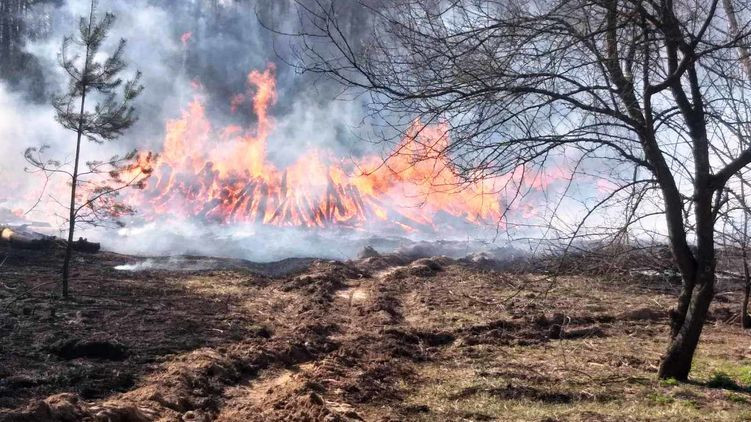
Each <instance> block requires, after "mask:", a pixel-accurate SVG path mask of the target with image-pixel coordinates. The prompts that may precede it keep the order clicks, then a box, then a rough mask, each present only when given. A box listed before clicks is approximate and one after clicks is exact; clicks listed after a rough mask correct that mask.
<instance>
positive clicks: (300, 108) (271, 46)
mask: <svg viewBox="0 0 751 422" xmlns="http://www.w3.org/2000/svg"><path fill="white" fill-rule="evenodd" d="M352 3H353V4H355V2H352ZM292 4H293V2H290V1H263V2H258V4H255V5H251V4H248V2H242V1H231V0H224V1H216V0H214V1H211V0H193V1H169V0H163V1H157V0H133V1H128V2H122V1H117V0H102V1H100V2H99V8H98V10H99V13H100V14H101V13H103V12H105V11H110V12H113V13H114V14H115V15H116V17H117V20H116V22H115V24H114V26H113V28H112V30H111V33H110V37H109V39H108V40H107V43H105V45H104V46H103V49H102V50H103V51H104V52H109V51H112V48H113V46H114V45H116V43H117V41H118V40H119V39H120V38H124V39H126V40H127V41H128V45H127V47H126V51H125V58H126V59H127V61H128V62H129V63H130V66H129V68H128V73H129V74H131V75H132V74H133V73H134V72H135V70H136V69H138V70H140V71H141V72H142V73H143V80H142V81H143V84H144V86H145V90H144V92H143V94H142V95H141V96H140V97H139V98H138V100H137V103H136V108H137V112H138V114H139V116H140V118H139V121H138V122H137V123H136V125H135V126H134V127H133V128H131V129H130V130H129V131H128V132H126V134H125V135H124V136H123V137H122V138H120V139H118V140H117V141H115V142H111V143H107V144H104V145H96V144H91V143H86V144H85V145H84V149H83V158H84V160H94V159H103V158H107V157H110V156H112V155H115V154H123V153H124V152H127V151H130V150H132V149H138V150H143V151H156V152H158V151H160V150H161V149H162V147H163V143H164V134H165V123H166V122H167V121H170V120H173V119H177V118H179V117H180V116H181V115H182V111H183V110H184V109H185V108H186V107H187V105H188V104H189V102H190V101H191V100H193V98H194V97H196V96H199V97H200V98H201V99H202V101H203V102H204V103H205V105H206V112H207V114H208V116H207V118H208V120H209V121H210V122H211V123H212V125H214V126H215V128H220V127H224V126H226V125H238V126H241V127H245V128H247V127H253V125H255V124H256V123H258V122H257V116H256V115H255V114H254V113H253V112H252V106H251V104H250V102H249V101H247V102H245V103H244V104H242V105H241V106H240V107H239V108H238V109H237V110H236V111H235V110H233V105H232V101H231V99H232V98H233V97H234V96H235V95H236V94H241V93H245V92H246V89H247V85H246V84H247V82H246V78H247V74H248V72H250V71H252V70H260V71H262V70H263V69H265V68H267V67H268V66H269V65H273V67H274V68H275V69H276V70H275V77H276V88H277V97H278V101H277V102H276V104H275V105H274V106H273V107H272V109H271V110H270V113H271V114H272V117H273V121H274V129H273V131H272V132H271V133H270V136H269V139H268V151H266V157H267V158H268V159H269V161H271V162H272V163H273V164H274V165H275V166H277V167H278V168H285V167H286V166H287V165H289V164H291V163H294V162H295V161H298V160H299V159H300V158H301V154H304V153H307V152H309V151H311V150H324V151H328V152H330V153H331V154H332V155H333V156H337V157H341V158H343V159H347V158H348V157H357V156H361V155H364V154H371V153H381V152H382V151H381V150H380V147H379V146H377V145H372V144H369V143H367V142H360V141H359V139H358V138H360V137H367V136H368V131H369V130H371V129H370V127H369V126H367V125H363V124H362V122H363V121H364V119H365V113H366V111H365V109H364V106H363V103H361V102H360V100H358V99H355V101H352V99H351V98H350V99H349V100H348V101H342V100H340V99H339V93H340V87H338V86H336V85H335V84H334V83H333V82H332V81H329V80H326V79H321V78H319V77H317V76H316V75H311V74H302V75H300V74H297V73H296V72H295V70H294V69H292V68H290V67H289V66H287V65H286V64H285V63H284V62H283V60H281V59H280V58H279V56H280V55H281V56H284V55H285V54H286V50H285V49H286V48H287V47H286V46H285V45H283V44H280V43H279V42H278V41H277V40H275V39H274V37H273V35H272V34H271V33H270V32H269V31H268V30H267V29H265V28H263V27H262V25H261V24H260V23H259V20H258V16H261V17H262V18H263V19H264V21H265V22H271V23H273V24H274V25H275V26H276V27H278V28H288V27H294V25H296V15H295V11H294V8H293V7H292V6H291V5H292ZM341 4H342V5H345V6H346V4H347V3H344V2H342V3H341ZM89 6H90V1H89V0H67V1H62V2H59V4H57V5H56V6H54V7H52V8H50V6H49V5H48V6H45V8H41V7H40V11H39V12H40V14H43V16H42V18H44V19H47V20H48V21H49V28H50V30H49V32H48V34H47V36H46V37H42V38H36V39H34V40H28V41H27V43H26V47H25V48H26V52H27V53H29V54H31V55H32V56H33V57H34V58H35V59H36V61H37V62H38V63H39V64H40V66H42V67H43V74H44V75H45V78H44V82H43V84H44V91H45V92H46V93H47V94H48V95H49V94H51V93H53V92H59V91H61V90H63V89H64V87H65V84H66V75H65V73H64V71H63V70H62V69H61V68H60V66H59V65H58V58H57V55H58V52H59V49H60V46H61V43H62V39H63V37H64V36H67V35H71V34H73V33H74V32H75V31H76V29H77V26H78V19H79V17H81V16H85V15H87V14H88V10H89ZM341 16H342V17H343V18H344V19H349V20H350V25H348V26H347V28H348V30H349V31H351V32H352V33H351V34H350V35H354V36H355V37H357V35H358V34H357V32H358V31H360V30H361V28H363V27H365V26H364V25H360V24H359V23H361V22H362V20H363V19H365V17H364V12H363V11H358V9H357V8H355V7H352V8H348V9H347V10H343V11H342V14H341ZM74 140H75V138H74V135H73V134H72V133H71V132H68V131H65V130H63V129H61V128H60V127H59V125H58V124H57V123H56V122H55V121H54V113H53V110H52V108H51V106H50V105H49V104H47V103H41V104H40V103H34V102H30V101H28V100H27V99H26V98H25V97H24V95H23V93H20V92H9V91H8V89H7V87H5V86H4V85H3V83H2V82H1V81H0V153H1V154H2V156H3V157H8V159H5V160H2V161H1V162H0V178H1V179H2V180H4V181H7V182H6V185H5V186H6V187H7V189H5V190H4V191H2V192H0V208H8V209H11V210H14V212H15V213H16V214H18V212H17V210H20V211H23V212H25V211H26V210H28V209H29V208H31V207H32V206H33V205H34V204H35V203H36V201H37V199H38V198H40V193H41V192H42V189H43V187H45V183H46V180H45V179H44V178H43V177H41V176H40V175H38V174H36V175H35V174H28V173H26V172H25V171H24V167H25V165H24V160H23V159H22V155H23V151H24V150H25V149H26V148H28V147H37V146H40V145H43V144H44V145H49V147H50V148H49V152H50V153H51V155H53V156H54V157H55V158H58V159H60V160H62V161H64V162H69V161H70V159H71V156H72V154H73V148H74V142H73V141H74ZM559 182H560V181H559ZM563 182H565V180H563ZM560 184H561V185H565V183H560ZM66 188H67V186H66V184H65V180H64V179H59V178H58V179H55V180H53V181H50V182H48V184H47V185H46V193H47V194H46V195H42V196H41V198H42V201H41V202H40V203H39V204H38V205H37V206H36V207H35V208H34V210H33V211H32V212H30V213H29V214H28V215H26V218H27V219H29V220H43V221H47V222H50V224H52V225H53V227H60V226H61V223H62V222H63V219H62V218H61V217H59V216H58V215H59V214H62V211H63V207H62V206H61V205H60V204H59V202H58V201H61V202H64V201H62V197H63V196H64V195H60V193H61V192H65V190H66ZM546 200H547V198H546V197H545V196H544V195H543V194H541V193H537V194H532V195H529V199H528V202H527V205H526V207H527V209H526V211H525V210H521V212H522V213H523V214H524V213H525V212H526V214H525V215H523V216H524V217H526V218H531V217H534V216H539V210H538V206H539V204H541V203H543V202H545V201H546ZM533 204H534V205H533ZM176 205H177V204H176ZM566 209H571V207H568V208H566ZM134 222H135V224H132V225H129V226H127V227H126V228H124V229H121V230H119V231H117V232H113V231H112V230H110V229H105V230H91V229H84V230H83V231H81V234H82V235H86V236H90V237H91V238H92V239H93V240H98V241H102V242H103V243H104V247H105V248H108V249H112V250H116V251H119V252H124V253H135V254H148V255H163V254H200V255H222V256H230V257H237V258H250V259H255V260H273V259H279V258H283V257H289V256H321V257H328V258H350V257H352V256H354V255H355V254H356V252H357V251H358V250H359V249H360V248H361V247H363V246H365V245H367V244H376V245H380V246H381V249H382V250H393V249H397V248H399V247H405V246H407V245H409V244H411V243H412V242H414V241H419V240H424V239H427V238H436V237H442V238H448V237H451V236H456V233H448V232H446V231H444V230H442V229H441V227H438V228H437V230H436V231H435V232H433V233H426V234H424V235H423V234H420V233H417V234H413V235H411V236H410V239H407V238H406V237H404V233H401V235H399V236H396V233H389V232H385V231H384V229H383V228H382V227H379V226H378V224H377V223H376V224H374V225H372V226H366V227H363V231H361V232H359V233H355V234H353V233H352V232H349V231H342V230H330V231H325V232H322V231H310V230H304V229H295V228H284V229H280V228H275V227H271V228H270V227H262V226H260V227H259V226H254V225H233V226H221V227H217V226H206V225H203V224H199V223H195V222H185V221H176V220H171V219H169V218H166V219H164V220H162V221H160V222H159V223H148V222H143V221H142V220H138V219H136V220H134ZM497 229H498V227H497V226H495V225H492V224H491V225H490V226H488V227H480V226H473V225H467V226H466V227H465V228H464V229H463V230H461V231H459V237H462V236H463V237H465V238H483V237H484V238H490V239H493V238H495V236H496V235H497ZM367 233H379V234H380V235H381V236H380V237H379V238H371V237H369V235H368V234H367ZM502 241H504V242H505V241H506V239H502ZM473 250H478V249H473Z"/></svg>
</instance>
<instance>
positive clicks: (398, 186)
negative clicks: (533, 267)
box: [135, 66, 502, 231]
mask: <svg viewBox="0 0 751 422" xmlns="http://www.w3.org/2000/svg"><path fill="white" fill-rule="evenodd" d="M247 83H248V91H247V92H245V93H243V94H238V95H235V96H234V97H232V98H231V100H230V105H231V108H232V110H237V109H238V107H240V106H241V105H243V104H249V105H250V106H252V110H253V113H254V115H255V117H256V119H257V121H256V124H255V125H254V127H253V128H251V129H246V128H242V127H239V126H227V127H222V128H216V127H214V126H213V125H212V123H211V122H210V121H209V119H208V117H207V114H206V110H205V107H204V103H203V102H202V100H201V98H200V96H197V97H196V98H194V99H193V100H192V101H191V102H190V104H188V106H187V107H186V108H185V109H184V110H183V112H182V116H181V117H180V118H177V119H175V120H171V121H169V122H167V124H166V135H165V138H164V146H163V151H161V152H160V153H159V154H158V157H159V158H158V162H157V163H156V164H155V165H154V171H153V174H152V176H151V179H150V180H149V181H148V183H147V186H146V188H145V189H144V190H143V191H142V192H141V193H140V195H139V196H138V197H137V198H136V200H135V202H136V204H135V206H136V207H137V208H138V209H139V210H141V211H142V212H145V214H146V215H151V216H156V215H159V214H167V215H173V216H179V217H180V218H190V219H202V220H206V221H211V222H217V223H239V222H254V223H260V224H268V225H278V226H301V227H330V226H346V227H355V228H357V227H364V226H366V225H368V224H371V223H377V224H379V225H383V224H390V225H391V226H392V227H399V228H402V229H405V230H407V231H412V230H430V231H435V230H437V229H438V227H437V224H438V223H437V222H436V220H437V217H438V216H439V215H440V216H443V217H446V216H451V217H452V218H454V219H458V220H459V221H464V222H469V223H474V224H480V223H491V224H495V223H498V222H499V221H500V218H501V216H502V207H501V204H500V201H499V195H498V184H499V183H500V182H501V181H502V180H501V179H502V178H496V179H491V180H484V181H480V182H476V183H471V184H468V185H467V184H463V183H462V181H461V179H460V178H459V177H458V176H457V175H456V174H455V173H454V169H453V167H452V166H451V165H450V164H449V163H448V162H447V160H446V159H445V158H444V156H443V153H442V151H443V149H444V148H445V147H447V146H448V145H449V141H450V140H449V138H448V134H447V127H446V125H444V124H431V125H425V124H422V123H421V122H419V121H415V122H413V124H412V126H411V127H410V128H409V130H408V131H407V133H406V136H405V138H404V139H403V141H402V142H401V144H400V145H398V146H397V150H396V152H395V154H393V156H392V157H391V158H390V159H388V160H387V161H386V162H385V165H384V162H383V161H382V159H381V158H380V157H377V156H367V157H363V158H361V159H359V160H357V161H354V162H353V161H349V162H346V161H343V160H340V159H337V158H336V157H333V156H332V155H331V154H330V153H328V152H327V151H322V150H311V151H307V152H306V153H304V154H301V156H300V158H299V159H298V160H297V161H296V162H294V163H292V164H291V165H289V166H287V167H286V168H278V167H277V166H275V165H274V164H273V163H271V162H269V161H268V159H267V149H268V141H267V139H268V137H269V135H270V134H271V133H272V131H273V129H274V120H273V118H272V117H271V115H270V114H269V110H270V108H271V107H272V106H273V105H274V103H275V102H276V99H277V96H276V79H275V76H274V67H273V66H268V67H267V68H266V69H265V70H263V71H257V70H254V71H252V72H250V73H249V74H248V77H247ZM459 186H461V189H459V188H458V187H459Z"/></svg>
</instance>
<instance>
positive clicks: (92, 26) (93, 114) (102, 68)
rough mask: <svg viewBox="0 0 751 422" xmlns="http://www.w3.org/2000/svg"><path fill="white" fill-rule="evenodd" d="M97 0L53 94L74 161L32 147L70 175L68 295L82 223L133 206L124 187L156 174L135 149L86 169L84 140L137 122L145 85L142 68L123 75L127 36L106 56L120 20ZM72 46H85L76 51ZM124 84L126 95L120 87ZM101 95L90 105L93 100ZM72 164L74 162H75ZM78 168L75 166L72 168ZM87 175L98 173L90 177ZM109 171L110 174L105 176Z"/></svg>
mask: <svg viewBox="0 0 751 422" xmlns="http://www.w3.org/2000/svg"><path fill="white" fill-rule="evenodd" d="M96 8H97V2H96V0H92V2H91V8H90V13H89V16H88V17H82V18H81V19H80V23H79V33H78V36H77V37H73V36H70V37H66V38H65V39H64V40H63V46H62V49H61V52H60V56H59V58H60V65H61V66H62V68H63V69H64V70H65V72H66V74H67V75H68V77H69V82H68V90H67V92H66V93H64V94H62V95H58V96H56V97H54V98H53V102H52V105H53V106H54V108H55V110H56V112H57V115H56V118H57V121H58V122H59V123H60V124H61V125H62V126H63V127H64V128H66V129H68V130H71V131H73V132H74V133H75V134H76V144H75V145H76V147H75V155H74V158H73V162H72V163H64V162H60V161H57V160H52V159H46V158H45V157H44V153H45V152H46V150H47V147H42V148H38V149H37V148H29V149H27V150H26V153H25V157H26V160H27V161H28V162H29V163H30V164H31V165H32V166H33V168H34V169H36V170H37V171H41V172H44V173H45V174H46V175H50V174H63V175H66V176H67V177H69V178H70V187H71V189H70V202H69V205H68V206H67V224H68V242H67V246H66V249H65V259H64V262H63V268H62V295H63V297H65V298H67V297H68V279H69V275H70V263H71V257H72V253H73V236H74V232H75V229H76V224H77V223H90V224H97V223H98V222H101V221H103V219H105V218H108V217H112V216H115V217H117V216H120V215H123V214H126V213H129V212H131V211H132V210H131V209H130V208H129V207H128V206H127V205H125V204H123V203H120V202H118V201H117V194H118V192H119V191H121V190H122V189H125V188H127V187H131V186H135V187H140V186H142V184H143V181H144V180H145V178H146V177H148V175H149V174H150V165H149V163H150V162H151V158H152V157H151V156H139V155H137V154H136V152H131V153H129V154H127V155H125V156H123V157H120V156H115V157H111V158H109V159H107V160H103V161H89V162H87V163H86V165H87V167H88V170H86V171H81V169H80V166H79V164H80V159H81V141H82V139H83V138H86V139H88V140H89V141H92V142H94V143H102V142H105V141H112V140H115V139H117V138H118V137H119V136H121V135H122V134H123V132H124V131H125V130H126V129H128V128H129V127H131V126H132V125H133V123H134V122H135V121H136V116H135V110H134V108H133V106H132V102H133V100H134V99H135V98H136V96H138V94H139V93H140V92H141V90H142V89H143V87H142V86H140V85H139V78H140V73H137V74H136V77H135V78H134V79H133V80H131V81H127V82H123V80H122V79H120V78H119V74H120V73H121V72H122V71H123V70H124V69H125V68H126V63H125V62H124V61H123V59H122V54H123V51H124V48H125V40H122V39H121V40H120V42H119V44H118V45H117V47H116V48H115V50H114V52H113V53H112V54H111V55H110V56H108V57H104V56H103V54H102V53H101V52H100V48H101V47H102V43H103V42H104V40H105V39H106V37H107V34H108V32H109V30H110V28H111V27H112V24H113V23H114V20H115V16H114V15H112V14H111V13H106V14H104V16H103V17H102V18H101V19H97V17H96ZM71 46H75V47H78V48H80V49H81V50H82V55H81V54H80V53H74V54H71V51H70V50H71ZM118 88H122V93H121V95H120V96H118V95H117V93H116V90H117V89H118ZM92 97H93V98H94V99H95V100H98V102H97V104H96V105H95V106H94V107H93V108H92V107H88V108H87V100H90V99H91V98H92ZM69 164H70V165H69ZM69 167H72V169H69ZM87 176H96V177H92V178H90V179H88V178H87ZM102 176H104V177H102Z"/></svg>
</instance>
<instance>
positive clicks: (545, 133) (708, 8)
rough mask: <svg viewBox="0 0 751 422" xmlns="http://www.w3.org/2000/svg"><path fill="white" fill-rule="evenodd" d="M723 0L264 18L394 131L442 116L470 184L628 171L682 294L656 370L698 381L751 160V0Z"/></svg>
mask: <svg viewBox="0 0 751 422" xmlns="http://www.w3.org/2000/svg"><path fill="white" fill-rule="evenodd" d="M345 3H346V4H345ZM723 3H725V5H728V4H730V5H731V6H735V7H734V12H735V13H733V14H732V16H733V18H732V19H728V14H726V13H723V4H721V3H720V2H719V0H497V1H494V0H428V1H425V0H393V1H389V2H374V1H366V0H360V7H362V8H364V9H365V10H367V11H368V12H369V15H368V16H369V18H368V19H367V22H366V23H364V24H363V25H364V26H366V28H358V30H359V29H362V30H364V31H366V32H367V35H358V37H353V36H352V32H353V31H352V28H349V27H347V25H346V21H344V20H342V19H340V11H341V10H342V9H343V8H346V9H348V8H350V7H351V2H350V1H339V0H298V1H297V6H298V8H297V9H298V17H299V20H300V27H301V28H302V30H300V31H294V32H292V33H290V32H285V31H284V29H283V28H281V27H275V26H274V25H273V23H270V22H269V23H267V24H268V26H270V27H271V28H272V29H273V30H276V31H277V33H279V34H281V35H285V36H290V38H288V40H290V42H291V44H292V47H293V51H294V55H295V57H294V60H291V61H292V62H293V64H295V65H297V66H299V68H300V69H301V70H302V71H306V72H317V73H321V74H325V75H328V76H330V77H333V78H335V79H336V80H338V81H339V82H341V83H342V84H343V85H344V86H345V87H347V88H349V89H351V90H352V91H350V92H353V93H359V92H367V93H368V94H369V97H368V99H369V105H370V106H371V107H372V110H373V111H374V112H375V113H377V115H378V116H379V118H382V119H383V120H384V121H387V122H390V124H393V126H394V127H395V128H399V127H400V125H403V124H404V122H405V121H410V120H412V119H414V118H415V117H419V118H420V119H421V121H423V122H425V123H431V122H442V123H443V124H445V126H446V127H447V134H448V135H449V136H450V139H451V142H449V143H448V144H447V145H446V146H442V147H441V149H440V151H437V152H438V153H440V154H442V155H444V156H445V157H447V158H448V159H450V160H451V162H452V163H453V166H454V167H455V170H456V172H457V173H458V174H460V175H462V176H463V177H464V178H465V179H466V180H477V179H482V178H488V177H494V176H497V175H499V174H506V173H511V172H514V171H515V170H516V171H518V169H519V168H522V169H532V168H535V167H542V166H545V164H546V162H547V161H548V160H550V159H552V158H553V157H556V155H561V154H564V153H565V154H569V153H571V152H572V151H575V152H578V154H579V157H580V158H581V159H582V160H592V161H596V162H597V163H599V166H593V168H596V169H597V168H599V169H600V171H602V172H609V173H611V174H612V173H617V174H620V175H622V176H623V177H622V178H621V180H620V183H619V184H618V186H616V187H613V189H612V192H611V194H609V195H607V198H605V199H613V200H619V199H618V198H621V200H622V198H623V197H624V195H625V196H626V197H628V198H630V199H629V201H630V202H629V203H630V204H631V208H630V209H633V210H634V212H635V213H636V212H638V213H640V214H641V215H638V214H634V215H633V216H632V217H630V218H629V219H628V220H629V222H633V221H637V220H639V219H640V218H643V215H653V214H656V213H659V214H662V215H664V221H665V223H666V230H665V232H666V233H667V238H668V240H669V244H670V246H671V250H672V253H673V256H674V259H675V261H676V264H677V266H678V268H679V270H680V273H681V277H682V287H681V292H680V295H679V297H678V302H677V305H676V306H675V308H674V309H672V310H671V333H670V342H669V346H668V348H667V352H666V353H665V355H664V356H663V359H662V362H661V365H660V369H659V376H660V377H662V378H669V377H673V378H676V379H680V380H685V379H686V378H687V377H688V374H689V371H690V369H691V362H692V359H693V355H694V352H695V350H696V346H697V344H698V342H699V337H700V335H701V332H702V327H703V325H704V321H705V318H706V315H707V312H708V309H709V305H710V303H711V301H712V298H713V295H714V287H715V279H716V277H715V268H716V256H715V245H716V237H715V226H716V221H717V219H718V215H720V213H721V211H722V210H723V209H724V208H725V207H727V206H728V203H727V202H726V201H723V198H725V197H726V195H725V192H726V185H727V184H728V181H729V180H730V179H731V178H732V177H733V176H734V175H737V174H738V173H739V171H740V170H742V169H743V168H744V167H745V166H746V165H748V164H749V163H750V162H751V148H750V147H751V142H749V140H748V138H746V137H744V136H741V133H742V132H743V131H744V130H746V128H747V127H748V125H749V120H748V119H747V118H745V117H743V118H741V116H747V114H748V111H747V110H748V108H747V96H748V94H749V93H751V84H749V81H748V79H747V78H745V77H744V75H743V72H744V70H743V66H742V65H741V62H742V60H745V58H744V55H746V53H744V51H747V50H746V49H747V47H748V43H749V30H750V29H751V27H750V24H751V15H749V13H751V11H750V10H749V7H751V2H749V1H748V0H726V1H723ZM345 6H346V7H345ZM357 33H358V34H362V31H357ZM650 197H656V198H658V199H659V200H658V201H648V200H647V199H646V198H650ZM604 202H605V201H603V203H604ZM647 203H649V205H647ZM595 208H596V207H595ZM592 211H594V209H593V210H592Z"/></svg>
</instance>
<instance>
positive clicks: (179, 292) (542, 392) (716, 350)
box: [0, 252, 751, 422]
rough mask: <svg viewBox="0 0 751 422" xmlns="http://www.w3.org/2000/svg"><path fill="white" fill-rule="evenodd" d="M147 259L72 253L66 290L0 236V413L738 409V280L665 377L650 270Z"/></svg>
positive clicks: (741, 360) (625, 414) (591, 417)
mask: <svg viewBox="0 0 751 422" xmlns="http://www.w3.org/2000/svg"><path fill="white" fill-rule="evenodd" d="M0 261H2V259H0ZM143 263H144V259H143V258H136V257H128V256H122V255H116V254H111V253H99V254H96V255H80V256H79V257H77V258H76V264H75V268H74V281H73V284H72V295H73V298H72V299H71V300H69V301H62V300H60V299H58V298H57V297H56V286H55V285H54V282H55V280H56V279H57V278H56V277H57V271H58V268H59V264H60V257H59V256H52V255H50V254H49V253H42V252H23V253H21V252H13V253H11V254H10V256H9V257H8V259H7V260H5V262H4V263H3V264H2V267H0V421H3V422H7V421H75V420H97V421H148V420H163V421H180V420H182V421H209V420H219V421H283V420H284V421H287V420H309V421H318V420H322V421H323V420H325V421H357V420H366V421H396V420H402V421H412V420H418V421H419V420H422V421H437V420H451V421H454V420H466V421H488V420H501V421H508V420H525V421H527V420H529V421H569V420H571V421H623V420H655V421H662V420H676V421H678V420H718V421H719V420H727V421H731V420H750V419H751V407H750V406H749V401H751V393H750V391H751V389H750V388H751V349H750V348H749V346H750V345H751V343H749V341H748V340H749V336H748V334H747V333H746V332H744V331H743V330H742V329H740V328H739V324H738V323H737V321H736V319H737V315H736V314H737V311H738V309H739V306H738V303H739V302H740V297H739V295H740V293H739V292H740V289H739V288H738V287H737V286H730V285H726V284H721V285H720V287H719V293H718V296H717V300H716V301H715V304H714V307H713V309H712V319H711V321H710V322H709V323H708V324H707V327H706V329H705V334H704V336H703V339H702V344H701V347H700V350H699V352H698V355H697V358H696V361H695V368H694V371H693V372H692V381H691V382H690V383H685V384H680V383H676V382H672V381H662V382H660V381H657V380H656V379H655V372H656V369H657V363H658V361H659V357H660V354H661V352H662V351H663V349H664V347H665V341H666V338H667V319H666V314H667V309H668V308H669V307H670V306H671V305H672V304H673V302H674V300H675V294H676V286H672V285H670V284H668V283H667V282H666V281H661V280H659V279H657V280H641V281H638V280H617V279H608V278H605V277H587V278H585V277H575V276H570V277H562V278H558V279H555V280H552V279H550V278H546V277H544V276H541V275H533V274H510V273H504V272H500V271H493V270H491V269H489V268H490V267H489V266H488V265H478V264H477V263H472V262H462V261H455V260H451V259H448V258H428V259H419V260H411V259H407V258H404V257H400V256H380V257H371V258H368V259H364V260H357V261H351V262H334V261H325V260H286V261H284V262H280V263H275V264H252V263H246V262H242V261H237V260H220V259H207V258H197V257H193V258H181V259H179V260H172V261H169V260H167V261H165V260H152V261H150V264H149V265H143ZM155 263H156V265H154V264H155ZM138 264H141V265H138ZM486 264H487V263H486ZM119 265H131V266H133V265H135V267H133V268H139V271H118V270H115V269H114V267H115V266H119Z"/></svg>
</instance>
